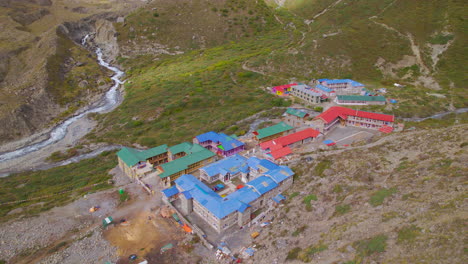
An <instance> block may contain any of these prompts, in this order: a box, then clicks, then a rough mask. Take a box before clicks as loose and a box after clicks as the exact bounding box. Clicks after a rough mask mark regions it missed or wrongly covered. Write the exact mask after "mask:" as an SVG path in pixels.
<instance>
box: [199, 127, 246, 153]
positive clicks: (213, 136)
mask: <svg viewBox="0 0 468 264" xmlns="http://www.w3.org/2000/svg"><path fill="white" fill-rule="evenodd" d="M195 138H196V139H198V141H199V142H200V143H201V142H205V141H212V142H215V143H217V144H220V145H221V146H223V148H224V150H225V151H229V150H232V149H235V148H237V147H240V146H243V145H244V143H243V142H241V141H239V140H237V139H235V138H233V137H230V136H228V135H226V134H224V133H216V132H213V131H210V132H206V133H204V134H201V135H198V136H196V137H195Z"/></svg>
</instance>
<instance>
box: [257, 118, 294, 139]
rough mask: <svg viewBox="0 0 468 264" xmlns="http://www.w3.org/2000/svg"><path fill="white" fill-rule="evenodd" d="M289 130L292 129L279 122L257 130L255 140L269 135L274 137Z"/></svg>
mask: <svg viewBox="0 0 468 264" xmlns="http://www.w3.org/2000/svg"><path fill="white" fill-rule="evenodd" d="M290 129H293V127H292V126H290V125H288V124H286V123H284V122H279V123H278V124H276V125H273V126H269V127H265V128H262V129H259V130H257V134H258V135H257V138H258V139H262V138H266V137H269V136H271V135H275V134H278V133H281V132H284V131H288V130H290Z"/></svg>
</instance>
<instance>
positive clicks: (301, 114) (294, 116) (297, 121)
mask: <svg viewBox="0 0 468 264" xmlns="http://www.w3.org/2000/svg"><path fill="white" fill-rule="evenodd" d="M308 117H309V114H308V113H306V112H305V111H302V110H298V109H295V108H291V107H289V108H288V109H287V110H286V112H285V113H284V114H283V122H284V123H286V124H288V125H290V126H293V127H301V126H303V125H304V123H305V121H306V119H307V118H308Z"/></svg>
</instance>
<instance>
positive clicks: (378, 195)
mask: <svg viewBox="0 0 468 264" xmlns="http://www.w3.org/2000/svg"><path fill="white" fill-rule="evenodd" d="M396 192H397V189H396V188H390V189H385V188H384V189H381V190H378V191H377V192H375V193H374V194H373V195H372V196H371V197H370V200H369V203H370V204H371V205H372V206H379V205H381V204H382V203H383V201H384V200H385V198H386V197H388V196H390V195H392V194H394V193H396Z"/></svg>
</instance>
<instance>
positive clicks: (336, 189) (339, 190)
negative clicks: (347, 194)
mask: <svg viewBox="0 0 468 264" xmlns="http://www.w3.org/2000/svg"><path fill="white" fill-rule="evenodd" d="M333 192H334V193H342V192H343V187H342V186H341V185H339V184H337V185H335V186H334V187H333Z"/></svg>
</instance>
